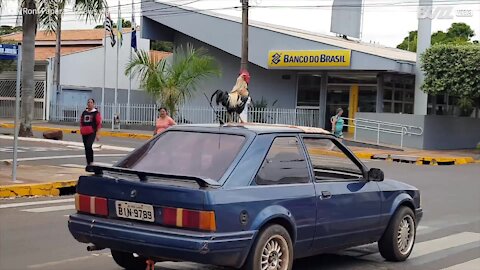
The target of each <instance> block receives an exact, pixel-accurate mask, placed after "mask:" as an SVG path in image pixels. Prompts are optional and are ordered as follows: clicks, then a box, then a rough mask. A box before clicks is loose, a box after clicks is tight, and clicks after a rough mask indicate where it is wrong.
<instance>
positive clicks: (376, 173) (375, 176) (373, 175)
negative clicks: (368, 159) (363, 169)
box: [367, 168, 384, 181]
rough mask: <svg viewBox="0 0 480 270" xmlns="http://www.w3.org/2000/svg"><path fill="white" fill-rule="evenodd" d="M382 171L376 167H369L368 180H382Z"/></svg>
mask: <svg viewBox="0 0 480 270" xmlns="http://www.w3.org/2000/svg"><path fill="white" fill-rule="evenodd" d="M383 178H384V175H383V171H382V170H380V169H377V168H371V169H370V170H369V171H368V174H367V180H368V181H383Z"/></svg>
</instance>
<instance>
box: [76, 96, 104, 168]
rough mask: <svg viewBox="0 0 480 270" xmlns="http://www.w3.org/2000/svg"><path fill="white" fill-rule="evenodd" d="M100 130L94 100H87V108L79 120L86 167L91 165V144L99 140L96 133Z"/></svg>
mask: <svg viewBox="0 0 480 270" xmlns="http://www.w3.org/2000/svg"><path fill="white" fill-rule="evenodd" d="M101 128H102V116H101V115H100V112H99V111H98V110H97V109H96V108H95V100H93V98H90V99H88V102H87V108H86V109H85V111H83V113H82V116H81V118H80V133H81V134H82V139H83V145H84V147H85V157H86V158H87V165H91V164H92V163H93V148H92V146H93V142H94V141H95V140H97V141H98V140H99V133H98V131H99V130H100V129H101Z"/></svg>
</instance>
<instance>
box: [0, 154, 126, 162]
mask: <svg viewBox="0 0 480 270" xmlns="http://www.w3.org/2000/svg"><path fill="white" fill-rule="evenodd" d="M95 156H96V157H124V156H125V154H98V155H95ZM81 157H85V155H67V156H50V157H32V158H19V159H17V160H18V161H35V160H45V159H67V158H81ZM0 162H12V160H11V159H2V160H0Z"/></svg>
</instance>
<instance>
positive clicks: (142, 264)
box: [110, 250, 147, 270]
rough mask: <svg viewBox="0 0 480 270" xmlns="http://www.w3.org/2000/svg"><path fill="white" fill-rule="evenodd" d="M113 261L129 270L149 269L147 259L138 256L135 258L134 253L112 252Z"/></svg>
mask: <svg viewBox="0 0 480 270" xmlns="http://www.w3.org/2000/svg"><path fill="white" fill-rule="evenodd" d="M110 251H111V253H112V257H113V260H114V261H115V262H116V263H117V264H118V265H119V266H121V267H123V268H124V269H127V270H145V268H146V267H147V262H146V260H147V258H145V257H142V256H138V257H135V256H134V255H133V253H128V252H123V251H118V250H110Z"/></svg>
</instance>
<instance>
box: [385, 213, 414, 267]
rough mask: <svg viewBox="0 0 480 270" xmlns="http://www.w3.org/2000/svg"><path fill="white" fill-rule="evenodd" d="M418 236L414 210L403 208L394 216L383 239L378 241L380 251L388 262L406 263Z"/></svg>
mask: <svg viewBox="0 0 480 270" xmlns="http://www.w3.org/2000/svg"><path fill="white" fill-rule="evenodd" d="M415 236H416V221H415V215H414V214H413V211H412V209H410V208H409V207H405V206H403V207H401V208H399V209H398V210H397V211H396V212H395V215H394V216H393V218H392V220H391V221H390V224H389V225H388V227H387V229H386V231H385V232H384V233H383V236H382V238H380V241H378V249H379V251H380V254H381V255H382V257H383V258H385V259H386V260H387V261H394V262H400V261H405V260H406V259H407V258H408V256H410V253H412V250H413V245H414V243H415Z"/></svg>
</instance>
